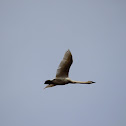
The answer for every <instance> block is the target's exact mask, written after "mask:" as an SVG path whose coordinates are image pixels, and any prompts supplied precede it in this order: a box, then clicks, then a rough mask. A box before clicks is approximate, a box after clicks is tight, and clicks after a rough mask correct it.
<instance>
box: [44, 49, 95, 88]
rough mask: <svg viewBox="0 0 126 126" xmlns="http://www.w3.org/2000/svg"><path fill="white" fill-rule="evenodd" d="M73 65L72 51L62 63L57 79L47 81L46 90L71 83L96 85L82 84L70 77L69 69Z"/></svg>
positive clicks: (88, 82)
mask: <svg viewBox="0 0 126 126" xmlns="http://www.w3.org/2000/svg"><path fill="white" fill-rule="evenodd" d="M72 63H73V58H72V54H71V52H70V50H68V51H67V52H66V53H65V55H64V57H63V60H62V61H61V63H60V65H59V67H58V69H57V73H56V78H55V79H53V80H47V81H45V84H48V85H47V86H46V87H45V88H48V87H53V86H56V85H66V84H69V83H72V84H75V83H80V84H92V83H95V82H93V81H87V82H81V81H73V80H71V79H70V78H69V77H68V74H69V69H70V66H71V64H72Z"/></svg>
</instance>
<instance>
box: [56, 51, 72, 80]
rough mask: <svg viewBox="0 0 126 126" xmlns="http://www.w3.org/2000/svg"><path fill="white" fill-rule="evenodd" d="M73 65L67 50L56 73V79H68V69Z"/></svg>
mask: <svg viewBox="0 0 126 126" xmlns="http://www.w3.org/2000/svg"><path fill="white" fill-rule="evenodd" d="M72 63H73V58H72V54H71V52H70V50H68V51H67V52H66V53H65V55H64V57H63V60H62V61H61V63H60V65H59V67H58V69H57V72H56V78H61V77H62V78H66V77H68V74H69V69H70V66H71V64H72Z"/></svg>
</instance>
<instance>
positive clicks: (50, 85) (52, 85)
mask: <svg viewBox="0 0 126 126" xmlns="http://www.w3.org/2000/svg"><path fill="white" fill-rule="evenodd" d="M54 86H56V85H55V84H48V85H47V86H46V87H45V88H49V87H54ZM45 88H44V89H45Z"/></svg>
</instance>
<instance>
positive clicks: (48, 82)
mask: <svg viewBox="0 0 126 126" xmlns="http://www.w3.org/2000/svg"><path fill="white" fill-rule="evenodd" d="M44 84H52V80H46V81H45V83H44Z"/></svg>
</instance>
